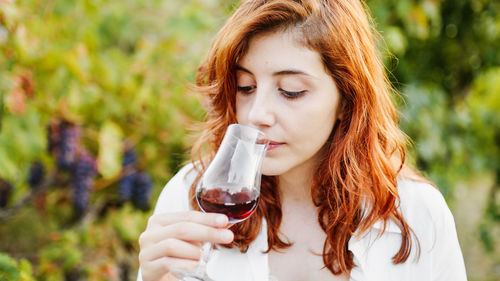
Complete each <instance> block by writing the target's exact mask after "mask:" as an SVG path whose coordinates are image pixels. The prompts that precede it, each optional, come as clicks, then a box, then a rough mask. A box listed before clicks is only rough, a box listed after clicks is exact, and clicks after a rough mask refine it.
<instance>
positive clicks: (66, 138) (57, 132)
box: [47, 121, 80, 171]
mask: <svg viewBox="0 0 500 281" xmlns="http://www.w3.org/2000/svg"><path fill="white" fill-rule="evenodd" d="M47 137H48V144H49V151H50V152H52V153H53V154H54V156H55V157H56V162H57V167H58V168H59V169H61V170H65V171H69V170H71V168H72V165H73V164H74V163H75V160H76V156H77V153H78V147H79V141H80V128H79V127H78V126H77V125H75V124H72V123H70V122H68V121H59V122H54V123H53V124H51V125H49V127H48V131H47Z"/></svg>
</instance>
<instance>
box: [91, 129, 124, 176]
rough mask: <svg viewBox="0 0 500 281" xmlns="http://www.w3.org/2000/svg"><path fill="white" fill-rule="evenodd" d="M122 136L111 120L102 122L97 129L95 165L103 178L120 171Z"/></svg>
mask: <svg viewBox="0 0 500 281" xmlns="http://www.w3.org/2000/svg"><path fill="white" fill-rule="evenodd" d="M122 137H123V132H122V129H121V128H120V126H118V125H117V124H116V123H114V122H112V121H107V122H106V123H104V125H103V126H102V127H101V130H100V131H99V154H98V156H97V165H98V170H99V173H101V175H102V177H103V178H107V179H109V178H113V177H116V176H117V175H118V174H119V173H120V171H121V168H122V165H121V156H122V151H123V149H122V148H123V144H122Z"/></svg>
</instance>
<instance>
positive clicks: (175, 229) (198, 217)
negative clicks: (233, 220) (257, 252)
mask: <svg viewBox="0 0 500 281" xmlns="http://www.w3.org/2000/svg"><path fill="white" fill-rule="evenodd" d="M227 224H228V218H227V217H226V216H225V215H221V214H214V213H202V212H198V211H189V212H180V213H169V214H154V215H152V216H151V217H150V218H149V221H148V225H147V227H146V230H145V231H144V232H143V233H142V234H141V236H140V237H139V246H140V248H141V250H140V253H139V263H140V267H141V271H142V279H143V281H153V280H154V281H158V280H169V279H167V278H168V276H171V275H170V274H168V273H169V272H170V269H171V268H181V269H193V268H195V267H196V265H197V263H198V260H199V258H200V255H201V246H202V245H203V243H205V242H212V243H219V244H228V243H231V242H232V241H233V238H234V235H233V233H232V232H231V231H230V230H228V229H226V228H225V227H226V226H227Z"/></svg>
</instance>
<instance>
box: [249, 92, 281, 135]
mask: <svg viewBox="0 0 500 281" xmlns="http://www.w3.org/2000/svg"><path fill="white" fill-rule="evenodd" d="M273 107H274V102H273V96H272V93H271V92H270V91H267V92H266V91H259V90H257V91H256V92H255V93H254V95H253V102H252V105H251V107H250V111H249V112H248V121H249V122H250V124H251V125H253V126H256V127H270V126H272V125H273V124H274V122H275V121H276V116H275V109H274V108H273Z"/></svg>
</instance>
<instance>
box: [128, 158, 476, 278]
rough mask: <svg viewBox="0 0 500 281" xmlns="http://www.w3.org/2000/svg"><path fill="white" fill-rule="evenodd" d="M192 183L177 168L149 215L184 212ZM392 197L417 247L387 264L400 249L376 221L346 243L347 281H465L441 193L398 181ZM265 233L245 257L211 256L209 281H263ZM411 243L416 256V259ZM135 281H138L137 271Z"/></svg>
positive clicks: (187, 172) (190, 173)
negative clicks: (349, 262) (349, 267)
mask: <svg viewBox="0 0 500 281" xmlns="http://www.w3.org/2000/svg"><path fill="white" fill-rule="evenodd" d="M195 177H196V172H195V171H194V169H192V165H191V164H190V165H186V166H185V167H184V168H182V169H181V170H180V171H179V172H178V173H177V174H176V175H175V176H174V177H173V178H172V179H171V180H170V181H169V182H168V184H167V185H166V186H165V188H164V189H163V191H162V192H161V194H160V197H159V198H158V201H157V203H156V207H155V210H154V213H155V214H157V213H169V212H180V211H187V210H190V209H191V207H190V204H189V189H190V187H191V184H192V182H193V181H194V179H195ZM398 192H399V196H400V206H399V210H400V211H401V213H402V215H403V217H404V219H405V221H406V222H407V223H408V225H409V226H410V227H411V229H412V230H413V231H414V233H415V234H416V236H417V237H418V242H416V241H415V240H412V252H411V254H410V257H409V258H408V259H407V260H406V262H405V263H402V264H393V263H392V257H393V256H394V255H395V254H396V253H397V252H398V250H399V248H400V246H401V231H400V229H399V227H398V226H397V225H396V223H394V222H392V221H388V222H387V224H386V229H385V232H384V233H383V234H382V235H381V236H378V233H379V231H380V229H381V228H382V227H383V223H382V222H381V221H379V222H377V223H375V224H374V225H373V226H372V228H371V229H370V230H369V231H367V232H365V233H363V234H362V235H360V237H356V236H354V235H353V236H352V237H351V239H350V240H349V244H348V249H349V250H350V251H351V252H352V253H353V255H354V264H355V266H354V268H353V269H352V270H351V273H350V280H351V281H410V280H411V281H424V280H425V281H427V280H429V281H431V280H432V281H435V280H439V281H445V280H446V281H463V280H467V277H466V273H465V266H464V261H463V257H462V252H461V250H460V245H459V243H458V238H457V233H456V230H455V222H454V220H453V215H452V214H451V212H450V209H449V208H448V206H447V205H446V202H445V200H444V198H443V196H442V195H441V193H440V192H439V191H438V190H437V189H435V188H434V187H432V186H430V185H428V184H425V183H420V182H413V181H409V180H398ZM266 228H267V225H266V222H265V220H264V222H263V224H262V228H261V230H260V233H259V235H258V236H257V238H256V239H255V241H253V242H252V244H251V245H250V247H249V248H248V251H247V252H246V253H241V252H240V251H239V249H238V248H233V249H227V248H222V247H220V248H218V249H217V250H215V251H214V253H213V254H212V256H211V258H210V260H209V262H208V264H207V272H208V275H209V276H210V277H212V279H213V280H215V281H247V280H248V281H251V280H253V281H267V280H269V279H270V275H269V263H268V254H265V253H263V252H264V251H265V250H267V230H266ZM377 236H378V237H377ZM412 237H414V236H413V235H412ZM413 239H414V238H413ZM417 243H418V245H420V256H417V254H418V253H417V251H416V249H417ZM137 280H138V281H142V278H141V273H140V270H139V275H138V278H137ZM280 281H286V280H280Z"/></svg>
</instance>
